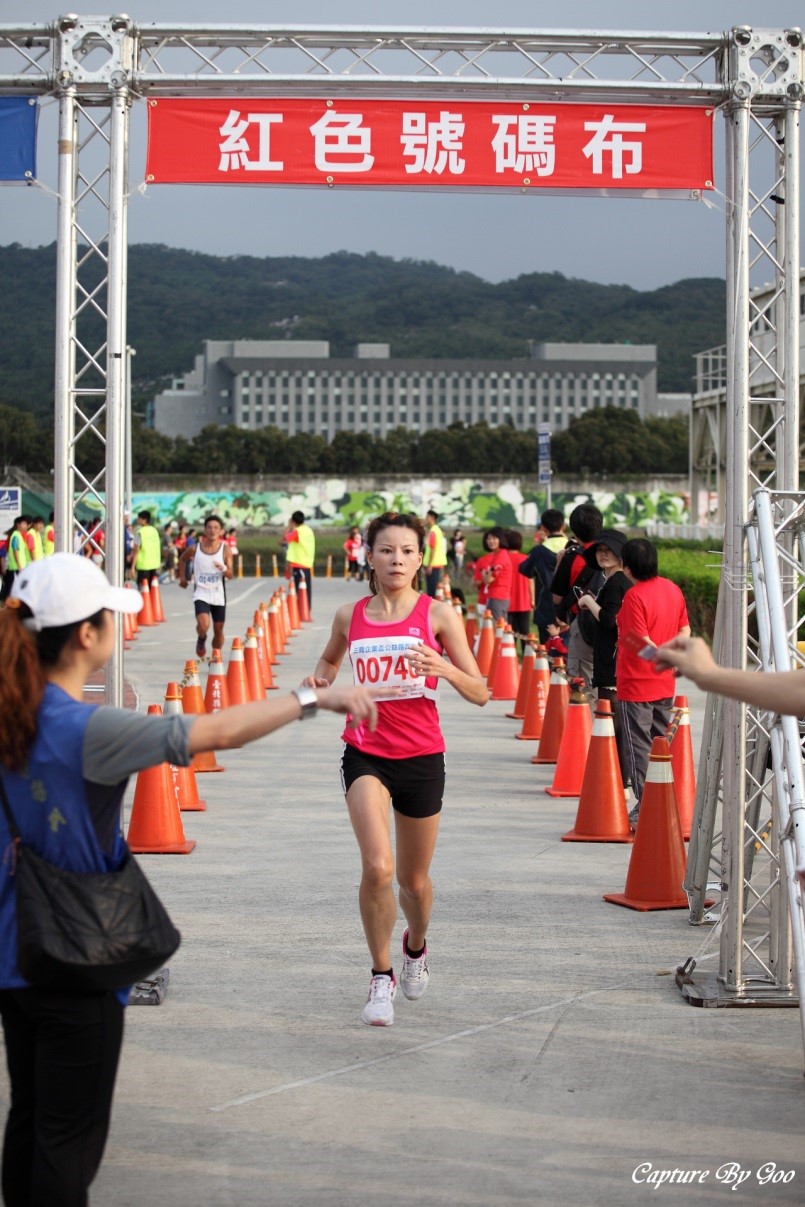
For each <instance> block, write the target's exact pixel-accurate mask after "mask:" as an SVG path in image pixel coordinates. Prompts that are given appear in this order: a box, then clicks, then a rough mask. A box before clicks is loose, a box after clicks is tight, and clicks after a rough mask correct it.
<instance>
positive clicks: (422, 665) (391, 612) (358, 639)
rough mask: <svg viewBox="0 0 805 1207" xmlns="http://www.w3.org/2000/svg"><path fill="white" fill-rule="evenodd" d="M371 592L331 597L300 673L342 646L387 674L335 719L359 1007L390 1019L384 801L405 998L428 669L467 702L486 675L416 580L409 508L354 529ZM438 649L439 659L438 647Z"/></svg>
mask: <svg viewBox="0 0 805 1207" xmlns="http://www.w3.org/2000/svg"><path fill="white" fill-rule="evenodd" d="M366 544H367V549H368V553H367V561H368V565H369V589H370V591H371V595H370V596H368V597H367V598H365V599H361V600H359V601H358V603H356V604H352V603H349V604H345V605H344V606H343V607H341V608H339V609H338V611H337V612H336V615H335V620H334V621H333V631H332V634H331V635H330V640H329V641H328V643H327V646H326V648H325V650H324V653H323V654H322V656H321V658H320V659H319V662H318V665H317V666H316V670H315V672H314V674H313V675H312V676H311V677H310V678H309V679H307V680H305V684H306V685H308V686H312V687H316V688H323V687H327V686H329V685H330V684H332V683H333V681H334V680H335V677H336V675H337V674H338V668H339V667H340V665H341V662H342V660H343V658H344V655H345V654H346V653H347V652H348V653H349V656H350V661H351V663H352V670H353V674H354V677H355V682H356V683H357V684H366V685H367V686H369V685H370V684H376V685H378V686H393V687H397V688H399V690H400V695H399V696H397V697H396V698H393V699H388V700H379V701H378V724H377V729H376V730H375V731H374V732H372V731H370V730H369V729H368V727H367V726H365V725H359V726H358V727H357V728H355V729H351V728H347V729H346V730H345V731H344V734H343V739H344V752H343V756H342V760H341V781H342V787H343V789H344V792H345V794H346V800H347V808H348V809H349V816H350V820H351V822H352V828H353V830H354V831H355V836H356V838H357V840H358V846H359V848H360V852H361V863H362V875H361V886H360V893H359V902H360V910H361V920H362V922H363V929H364V932H365V934H366V942H367V944H368V946H369V954H370V955H371V957H372V979H371V981H370V984H369V997H368V1000H367V1002H366V1005H365V1006H364V1009H363V1014H362V1016H361V1017H362V1019H363V1021H364V1022H365V1023H367V1024H368V1025H369V1026H374V1027H390V1026H391V1024H392V1023H393V1022H394V1005H393V1003H394V997H395V995H396V992H397V980H396V977H395V976H394V971H393V969H392V966H391V936H392V931H393V930H394V923H395V922H396V920H397V906H396V902H395V900H394V891H393V889H392V879H393V876H394V859H393V857H392V852H391V837H390V834H389V804H391V805H393V807H394V827H395V836H396V848H397V869H396V870H397V883H398V885H399V889H400V905H401V907H402V911H403V913H404V914H405V918H406V921H407V923H408V926H407V928H406V930H405V933H404V934H403V961H402V971H401V974H400V984H401V986H402V991H403V994H404V995H405V997H407V998H409V999H411V1000H414V1001H415V1000H416V999H417V998H419V997H421V996H422V994H423V993H424V992H425V990H426V989H427V986H428V977H429V975H430V974H429V971H428V960H427V946H426V941H425V940H426V932H427V928H428V920H429V918H430V911H431V905H432V900H433V887H432V885H431V881H430V875H429V869H430V863H431V859H432V857H433V851H434V847H435V846H436V836H437V833H438V830H439V811H440V810H441V807H442V796H443V794H444V738H443V737H442V732H441V729H440V727H439V716H438V712H437V709H436V689H437V687H438V685H439V680H440V679H446V680H447V682H448V683H449V684H450V685H451V686H452V687H454V688H455V689H456V691H457V692H458V693H459V695H461V696H463V697H464V699H465V700H469V701H470V703H471V704H479V705H483V704H486V702H487V700H488V698H489V692H488V691H487V687H486V684H485V682H484V680H483V677H482V676H481V673H480V671H479V670H478V666H477V664H476V662H475V659H474V658H473V656H472V654H471V653H470V649H469V646H468V645H467V639H466V636H465V634H464V628H463V626H462V624H461V621H460V620H459V618H458V616H457V615H456V613H455V611H454V610H453V609H452V608H451V607H450V606H449V604H446V603H437V602H436V600H434V599H430V598H429V597H428V596H427V595H421V594H420V593H419V591H417V589H416V582H417V574H418V571H419V567H420V566H421V564H422V554H423V550H424V548H425V527H424V525H423V524H422V521H421V520H419V519H418V518H417V517H416V516H413V515H403V514H399V513H397V512H386V513H385V514H384V515H381V516H379V517H378V518H377V519H375V520H373V521H372V523H371V524H370V525H369V530H368V532H367V535H366ZM443 651H444V652H445V653H447V655H448V656H449V659H450V661H449V662H448V661H447V660H446V659H445V658H444V657H443V656H442V654H443Z"/></svg>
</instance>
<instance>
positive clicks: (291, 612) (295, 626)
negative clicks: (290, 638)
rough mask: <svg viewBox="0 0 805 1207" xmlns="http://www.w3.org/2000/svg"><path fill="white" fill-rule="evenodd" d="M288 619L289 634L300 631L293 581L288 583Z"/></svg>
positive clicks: (300, 625) (297, 603)
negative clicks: (289, 624) (289, 625)
mask: <svg viewBox="0 0 805 1207" xmlns="http://www.w3.org/2000/svg"><path fill="white" fill-rule="evenodd" d="M288 619H289V620H290V622H291V632H293V633H295V632H297V631H298V630H299V629H301V627H302V622H301V620H300V619H299V602H298V600H297V596H296V586H295V584H294V581H293V579H291V581H290V582H289V583H288Z"/></svg>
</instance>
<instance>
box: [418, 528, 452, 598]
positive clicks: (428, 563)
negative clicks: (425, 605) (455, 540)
mask: <svg viewBox="0 0 805 1207" xmlns="http://www.w3.org/2000/svg"><path fill="white" fill-rule="evenodd" d="M438 519H439V517H438V515H437V514H436V512H435V511H429V512H428V513H427V515H426V516H425V527H426V528H427V537H426V538H425V553H424V556H423V558H422V568H423V570H424V571H425V591H426V593H427V594H428V595H430V597H431V599H435V597H436V588H437V587H438V585H439V583H440V582H441V580H442V575H443V574H444V570H445V566H446V565H447V541H446V540H445V535H444V533H443V532H442V530H441V528H440V527H439V525H438V523H437V520H438Z"/></svg>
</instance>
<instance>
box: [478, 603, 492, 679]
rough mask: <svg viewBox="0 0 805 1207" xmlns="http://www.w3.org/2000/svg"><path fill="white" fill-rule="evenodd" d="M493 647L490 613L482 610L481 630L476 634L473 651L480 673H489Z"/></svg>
mask: <svg viewBox="0 0 805 1207" xmlns="http://www.w3.org/2000/svg"><path fill="white" fill-rule="evenodd" d="M494 648H495V630H494V626H493V624H492V613H491V612H484V618H483V620H482V621H481V631H480V633H479V634H478V649H477V650H476V652H475V661H476V662H477V663H478V670H479V671H480V672H481V674H482V675H488V674H489V665H490V663H491V661H492V651H493V650H494Z"/></svg>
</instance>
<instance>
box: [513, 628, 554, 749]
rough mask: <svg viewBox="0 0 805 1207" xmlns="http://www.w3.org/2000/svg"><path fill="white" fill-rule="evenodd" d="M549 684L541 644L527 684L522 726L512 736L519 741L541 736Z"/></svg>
mask: <svg viewBox="0 0 805 1207" xmlns="http://www.w3.org/2000/svg"><path fill="white" fill-rule="evenodd" d="M550 685H551V669H550V667H549V666H548V659H547V657H546V655H545V650H544V648H543V647H542V646H539V648H538V649H537V653H536V657H535V658H534V669H533V670H532V672H531V681H530V683H529V685H528V699H527V700H526V706H525V716H524V717H523V728H522V729H521V730H520V732H519V733H516V734H515V735H514V736H515V737H516V738H519V739H520V741H521V742H537V741H539V739H540V738H541V737H542V725H543V722H544V719H545V708H546V705H547V703H548V689H549V688H550Z"/></svg>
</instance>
